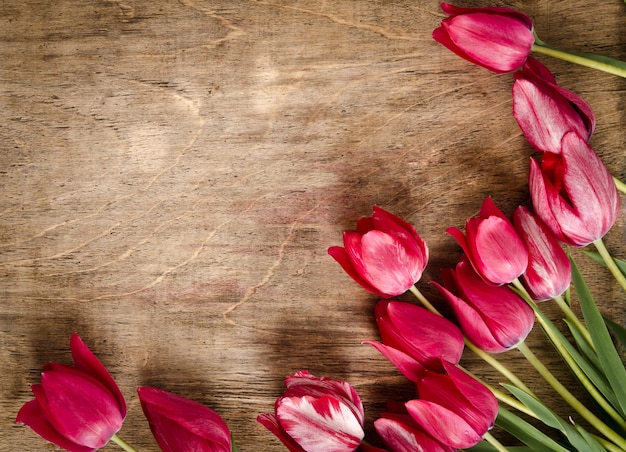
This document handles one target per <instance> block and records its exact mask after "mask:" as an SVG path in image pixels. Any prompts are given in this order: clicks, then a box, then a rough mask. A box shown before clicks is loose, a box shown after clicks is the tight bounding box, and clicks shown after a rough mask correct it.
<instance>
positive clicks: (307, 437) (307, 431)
mask: <svg viewBox="0 0 626 452" xmlns="http://www.w3.org/2000/svg"><path fill="white" fill-rule="evenodd" d="M285 385H286V386H287V389H286V390H285V392H284V393H283V395H282V396H281V397H279V398H278V400H277V401H276V403H275V406H274V410H275V413H274V414H269V413H268V414H260V415H259V416H258V417H257V421H258V422H260V423H261V424H262V425H263V426H265V427H266V428H267V429H268V430H269V431H270V432H272V433H273V434H274V435H276V437H278V439H280V440H281V441H282V443H283V444H284V445H285V446H287V448H288V449H289V450H290V451H291V452H302V451H307V452H313V451H321V450H323V451H328V452H348V451H354V450H356V449H357V447H359V444H360V443H361V440H362V439H363V437H364V436H365V433H364V431H363V423H364V420H365V419H364V418H365V413H364V412H363V404H362V403H361V399H360V398H359V395H358V394H357V392H356V390H355V389H354V388H353V387H352V386H350V385H349V384H348V383H345V382H343V381H337V380H333V379H330V378H326V377H315V376H313V375H312V374H310V373H309V372H307V371H305V370H302V371H299V372H296V373H295V374H294V375H293V376H291V377H287V378H286V379H285Z"/></svg>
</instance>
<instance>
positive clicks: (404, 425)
mask: <svg viewBox="0 0 626 452" xmlns="http://www.w3.org/2000/svg"><path fill="white" fill-rule="evenodd" d="M405 411H406V409H405ZM374 428H375V429H376V433H378V436H380V438H381V439H382V440H383V442H384V443H385V445H387V447H389V449H390V450H392V451H393V452H415V451H428V452H454V451H455V450H456V449H454V448H452V447H449V446H446V445H443V444H441V443H439V442H438V441H437V440H435V439H434V438H433V437H431V436H430V435H428V434H427V433H426V432H425V431H424V430H423V429H422V427H421V426H420V425H419V424H418V423H417V422H415V420H414V419H413V418H412V417H411V416H410V415H409V414H408V412H405V413H383V414H382V415H381V417H380V418H379V419H376V420H375V421H374Z"/></svg>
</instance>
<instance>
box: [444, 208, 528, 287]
mask: <svg viewBox="0 0 626 452" xmlns="http://www.w3.org/2000/svg"><path fill="white" fill-rule="evenodd" d="M446 232H447V233H448V234H450V235H451V236H452V237H454V238H455V239H456V241H457V242H459V245H461V248H463V251H464V252H465V254H466V255H467V257H468V259H469V260H470V262H471V264H472V266H473V267H474V270H475V271H476V273H478V274H479V275H480V276H481V277H482V278H483V279H484V280H485V281H487V282H489V283H492V284H497V285H499V284H508V283H510V282H511V281H513V280H514V279H515V278H517V277H518V276H520V275H521V274H522V273H524V270H526V266H527V265H528V251H527V250H526V247H525V246H524V243H523V242H522V240H521V239H520V237H519V235H518V234H517V232H516V231H515V228H514V227H513V225H512V224H511V222H510V221H509V220H508V218H506V216H504V214H503V213H502V211H500V209H498V208H497V207H496V205H495V204H494V203H493V201H492V200H491V198H490V197H487V198H486V199H485V201H484V202H483V204H482V206H481V208H480V215H479V216H478V217H474V218H470V219H469V220H467V222H466V223H465V235H463V233H462V232H461V231H460V230H459V229H457V228H448V229H447V230H446Z"/></svg>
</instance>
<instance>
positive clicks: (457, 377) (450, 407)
mask: <svg viewBox="0 0 626 452" xmlns="http://www.w3.org/2000/svg"><path fill="white" fill-rule="evenodd" d="M443 366H444V368H445V371H446V374H441V373H436V372H430V371H427V372H426V373H425V374H424V376H423V377H422V379H421V380H420V381H418V382H417V390H418V393H419V396H420V398H419V399H418V400H411V401H409V402H407V403H406V408H407V410H408V412H409V414H410V415H411V417H412V418H413V419H414V420H415V422H417V424H419V426H420V427H421V428H422V429H423V430H424V431H425V432H426V433H428V434H429V435H430V436H431V437H433V438H434V439H435V440H436V441H437V442H439V443H441V444H444V445H446V446H448V447H452V448H459V449H466V448H469V447H472V446H474V445H475V444H477V443H478V442H479V441H481V439H482V437H483V436H484V435H485V433H487V431H488V430H489V429H491V428H492V427H493V425H494V422H495V419H496V416H497V414H498V401H497V400H496V398H495V396H494V395H493V393H492V392H491V391H490V390H489V389H488V388H487V387H486V386H485V385H483V384H482V383H480V382H479V381H477V380H475V379H474V378H472V377H471V376H470V375H468V374H467V373H465V372H464V371H462V370H460V369H459V368H457V367H456V366H454V365H452V364H450V363H446V362H444V363H443Z"/></svg>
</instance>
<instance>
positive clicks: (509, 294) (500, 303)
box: [433, 259, 535, 353]
mask: <svg viewBox="0 0 626 452" xmlns="http://www.w3.org/2000/svg"><path fill="white" fill-rule="evenodd" d="M442 274H443V280H444V286H445V287H444V286H441V285H440V284H437V283H433V284H434V285H435V287H437V289H439V291H440V292H441V294H442V295H443V296H444V297H445V299H446V301H447V302H448V304H449V305H450V306H451V307H452V309H453V311H454V313H455V314H456V317H457V319H458V321H459V324H460V325H461V330H463V332H464V333H465V336H466V337H467V338H468V339H469V340H470V341H471V342H473V343H474V345H476V346H477V347H479V348H480V349H482V350H484V351H486V352H489V353H500V352H504V351H506V350H509V349H511V348H513V347H515V346H516V345H517V344H518V343H520V342H522V341H523V340H524V339H526V336H528V333H530V330H531V329H532V327H533V324H534V320H535V318H534V314H533V311H532V309H531V308H530V307H529V306H528V305H527V304H526V302H525V301H524V300H522V298H520V297H519V296H518V295H517V294H516V293H515V292H513V290H511V289H510V288H509V287H508V286H492V285H490V284H487V283H485V282H484V281H483V280H482V279H481V278H480V277H479V276H478V275H477V274H476V273H475V272H474V271H473V270H472V267H471V265H469V263H468V262H467V260H466V259H461V261H459V263H458V264H457V265H456V269H455V270H452V269H446V270H443V272H442Z"/></svg>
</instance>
